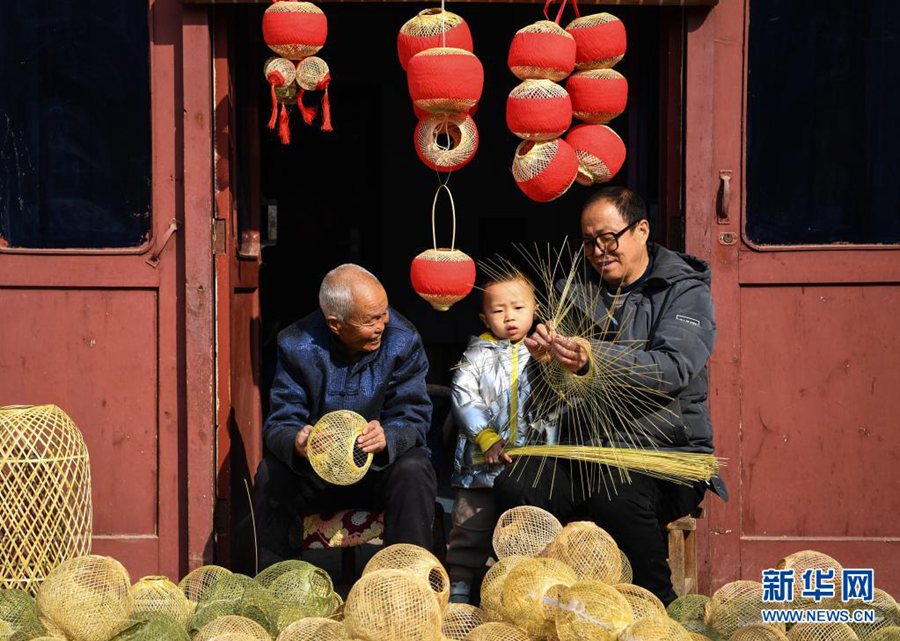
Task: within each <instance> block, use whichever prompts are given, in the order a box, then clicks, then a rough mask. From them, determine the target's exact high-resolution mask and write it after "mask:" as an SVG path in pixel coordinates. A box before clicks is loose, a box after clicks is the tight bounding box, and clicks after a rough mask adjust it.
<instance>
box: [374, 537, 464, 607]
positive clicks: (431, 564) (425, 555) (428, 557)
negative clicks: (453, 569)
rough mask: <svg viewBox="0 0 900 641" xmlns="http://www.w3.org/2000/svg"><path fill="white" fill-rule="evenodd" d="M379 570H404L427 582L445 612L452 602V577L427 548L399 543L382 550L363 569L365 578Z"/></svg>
mask: <svg viewBox="0 0 900 641" xmlns="http://www.w3.org/2000/svg"><path fill="white" fill-rule="evenodd" d="M378 570H403V571H404V572H411V573H412V574H413V575H415V576H416V577H417V578H419V579H421V580H423V581H425V583H427V584H428V586H429V587H430V588H431V591H432V592H433V593H434V596H435V598H436V599H437V602H438V605H439V606H440V608H441V609H442V610H443V609H444V608H446V607H447V603H448V602H449V600H450V577H449V576H447V570H445V569H444V566H443V565H441V562H440V561H438V559H437V557H436V556H434V555H433V554H432V553H431V552H429V551H428V550H426V549H425V548H422V547H419V546H418V545H411V544H409V543H397V544H395V545H389V546H387V547H385V548H382V549H380V550H379V551H378V552H376V553H375V556H373V557H372V558H371V560H370V561H369V562H368V563H367V564H366V567H365V568H364V569H363V572H362V573H363V576H365V575H366V574H369V573H370V572H376V571H378Z"/></svg>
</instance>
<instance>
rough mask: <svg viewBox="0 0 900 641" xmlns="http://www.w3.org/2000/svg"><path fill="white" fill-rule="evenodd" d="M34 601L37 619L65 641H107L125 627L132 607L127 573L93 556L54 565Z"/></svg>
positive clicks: (117, 566) (107, 558)
mask: <svg viewBox="0 0 900 641" xmlns="http://www.w3.org/2000/svg"><path fill="white" fill-rule="evenodd" d="M36 601H37V607H38V612H39V614H40V616H41V617H42V618H43V619H46V620H47V622H48V623H50V624H52V626H54V627H55V628H56V629H58V630H59V631H61V632H62V633H63V634H65V636H66V638H68V639H69V641H107V639H109V638H110V637H111V636H113V635H114V634H116V633H118V632H120V631H121V630H122V629H124V628H125V627H127V626H128V625H129V623H130V621H129V617H130V615H131V610H132V605H133V603H134V601H133V599H132V597H131V579H130V578H129V576H128V571H127V570H126V569H125V568H124V567H123V566H122V564H121V563H119V562H118V561H116V560H115V559H113V558H110V557H107V556H96V555H91V556H82V557H78V558H75V559H70V560H68V561H64V562H63V563H61V564H60V565H58V566H57V567H56V569H54V570H53V571H52V572H51V573H50V574H49V575H48V576H47V578H46V579H44V582H43V584H42V585H41V587H40V589H39V590H38V593H37V597H36ZM45 627H47V626H46V625H45ZM48 631H49V628H48Z"/></svg>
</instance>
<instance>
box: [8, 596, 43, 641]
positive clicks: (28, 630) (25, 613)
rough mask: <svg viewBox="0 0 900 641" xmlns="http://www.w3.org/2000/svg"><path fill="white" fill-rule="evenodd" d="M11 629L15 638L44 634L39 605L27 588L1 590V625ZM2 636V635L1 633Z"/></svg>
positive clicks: (12, 636) (11, 634)
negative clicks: (39, 615)
mask: <svg viewBox="0 0 900 641" xmlns="http://www.w3.org/2000/svg"><path fill="white" fill-rule="evenodd" d="M3 626H5V627H6V628H8V629H9V631H8V633H7V634H8V636H9V637H11V638H13V639H16V640H18V639H30V638H31V637H34V636H37V635H40V634H43V633H44V632H45V630H44V628H43V627H42V626H41V622H40V620H39V619H38V611H37V605H35V602H34V599H33V598H32V597H31V595H30V594H28V593H27V592H25V590H0V627H3ZM0 638H2V635H0Z"/></svg>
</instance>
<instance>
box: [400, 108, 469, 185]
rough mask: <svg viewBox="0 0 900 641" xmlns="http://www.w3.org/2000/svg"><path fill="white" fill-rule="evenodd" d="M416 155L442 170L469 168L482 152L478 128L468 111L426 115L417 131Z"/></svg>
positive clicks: (432, 166)
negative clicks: (476, 156)
mask: <svg viewBox="0 0 900 641" xmlns="http://www.w3.org/2000/svg"><path fill="white" fill-rule="evenodd" d="M414 141H415V145H416V154H418V156H419V160H421V161H422V162H423V163H425V165H426V166H427V167H429V168H430V169H434V170H435V171H440V172H445V173H446V172H450V171H456V170H457V169H462V168H463V167H465V166H466V165H467V164H469V162H470V161H471V160H472V158H474V157H475V152H476V151H478V127H476V126H475V121H474V120H472V118H471V116H469V115H468V114H435V115H433V116H428V117H426V118H422V119H421V120H420V121H419V124H418V125H416V131H415V134H414Z"/></svg>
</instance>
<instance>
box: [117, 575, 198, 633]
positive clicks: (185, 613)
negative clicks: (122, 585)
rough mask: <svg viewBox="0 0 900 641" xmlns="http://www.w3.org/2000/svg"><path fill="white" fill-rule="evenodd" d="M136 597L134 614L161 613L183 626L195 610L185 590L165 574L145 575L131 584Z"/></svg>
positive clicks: (133, 596)
mask: <svg viewBox="0 0 900 641" xmlns="http://www.w3.org/2000/svg"><path fill="white" fill-rule="evenodd" d="M131 596H132V598H133V599H134V609H133V611H132V612H133V615H142V614H146V615H150V614H160V615H163V616H166V617H169V618H170V619H172V620H173V621H175V622H177V623H178V624H180V625H181V626H182V627H184V626H186V625H187V622H188V619H189V618H190V616H191V614H192V613H193V611H194V607H193V605H191V602H190V601H188V599H187V597H186V596H185V595H184V592H182V591H181V588H179V587H178V586H177V585H175V584H174V583H172V582H171V581H169V579H168V578H166V577H164V576H145V577H144V578H142V579H141V580H140V581H138V582H137V583H135V584H134V585H133V586H131Z"/></svg>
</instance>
